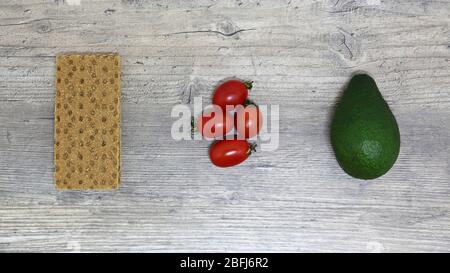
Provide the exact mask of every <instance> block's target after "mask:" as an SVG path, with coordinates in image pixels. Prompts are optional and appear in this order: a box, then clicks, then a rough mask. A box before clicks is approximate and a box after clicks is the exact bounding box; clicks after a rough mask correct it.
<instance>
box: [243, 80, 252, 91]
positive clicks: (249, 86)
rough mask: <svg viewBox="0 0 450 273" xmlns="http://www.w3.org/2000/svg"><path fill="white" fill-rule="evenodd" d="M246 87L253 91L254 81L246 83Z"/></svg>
mask: <svg viewBox="0 0 450 273" xmlns="http://www.w3.org/2000/svg"><path fill="white" fill-rule="evenodd" d="M244 85H245V87H247V89H248V90H251V89H252V88H253V81H245V82H244Z"/></svg>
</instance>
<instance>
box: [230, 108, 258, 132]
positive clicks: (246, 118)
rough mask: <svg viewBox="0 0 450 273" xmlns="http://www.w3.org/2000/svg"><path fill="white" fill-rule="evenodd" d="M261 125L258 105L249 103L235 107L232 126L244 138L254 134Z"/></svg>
mask: <svg viewBox="0 0 450 273" xmlns="http://www.w3.org/2000/svg"><path fill="white" fill-rule="evenodd" d="M262 125H263V117H262V114H261V111H260V110H259V109H258V106H256V105H253V104H250V105H247V106H245V107H237V109H236V115H235V120H234V126H235V128H236V131H237V133H238V134H239V135H240V136H241V137H244V138H252V137H254V136H256V135H257V134H258V133H259V131H260V130H261V127H262Z"/></svg>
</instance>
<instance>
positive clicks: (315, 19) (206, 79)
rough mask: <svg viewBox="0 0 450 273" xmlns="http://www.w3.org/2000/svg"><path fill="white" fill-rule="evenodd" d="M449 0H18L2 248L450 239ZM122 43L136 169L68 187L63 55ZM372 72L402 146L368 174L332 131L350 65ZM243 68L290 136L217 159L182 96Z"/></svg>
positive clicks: (8, 91) (125, 124)
mask: <svg viewBox="0 0 450 273" xmlns="http://www.w3.org/2000/svg"><path fill="white" fill-rule="evenodd" d="M449 10H450V2H448V1H432V2H431V1H426V0H417V1H412V2H411V1H406V0H401V1H383V2H381V1H377V0H367V1H342V0H341V1H334V0H333V1H331V0H330V1H326V0H324V1H312V0H311V1H296V0H292V1H287V0H283V1H276V0H267V1H231V0H226V1H210V0H196V1H166V0H163V1H157V2H154V1H125V0H124V1H83V0H81V5H80V6H69V5H67V4H66V3H64V1H56V2H53V1H42V0H25V1H20V2H15V1H4V2H2V3H1V4H0V18H1V19H0V124H1V127H0V170H1V171H0V252H4V251H74V250H75V251H290V252H295V251H305V252H311V251H321V252H322V251H345V252H348V251H374V252H377V251H386V252H396V251H414V252H422V251H432V252H437V251H445V252H447V251H449V249H450V214H449V210H450V207H449V205H448V199H449V197H450V196H449V195H450V184H449V181H450V159H449V155H450V130H449V127H450V36H449V35H448V34H449V25H450V19H449V17H448V11H449ZM73 51H81V52H83V51H95V52H111V51H117V52H119V53H120V54H121V56H122V61H123V64H122V69H123V75H122V167H123V170H122V172H123V176H122V185H121V188H120V190H118V191H114V192H57V191H55V190H54V187H53V178H52V174H53V163H52V160H53V109H54V101H53V98H54V90H55V88H54V74H55V71H54V70H55V68H54V62H55V55H56V54H58V53H62V52H73ZM359 70H364V71H368V72H370V73H371V74H372V75H373V76H374V78H375V79H376V80H377V83H378V85H379V87H380V89H381V91H382V93H383V95H384V97H385V98H386V100H387V101H388V103H389V104H390V106H391V108H392V110H393V112H394V114H395V115H396V117H397V120H398V123H399V126H400V131H401V135H402V147H401V152H400V157H399V159H398V162H397V163H396V165H395V166H394V168H393V169H392V170H391V171H390V172H389V173H388V174H387V175H386V176H384V177H382V178H380V179H377V180H375V181H370V182H364V181H359V180H355V179H352V178H350V177H349V176H347V175H346V174H345V173H343V171H342V170H341V169H340V168H339V166H338V164H337V163H336V160H335V158H334V155H333V152H332V149H331V146H330V144H329V139H328V125H329V122H330V117H331V114H332V112H333V107H334V105H335V102H336V100H337V98H338V97H339V95H340V93H341V91H342V89H343V87H344V86H345V84H346V82H347V81H348V79H349V77H350V75H351V74H352V73H354V72H355V71H359ZM231 76H237V77H241V78H243V79H251V80H254V81H255V88H254V90H252V91H251V97H252V98H253V99H254V100H255V101H257V102H258V103H261V104H271V105H279V107H280V145H279V148H278V149H277V150H276V151H273V152H267V151H266V152H265V151H259V152H257V153H256V154H254V155H253V156H252V157H251V158H250V159H249V160H248V161H246V162H245V163H244V164H242V165H240V166H238V167H236V168H232V169H226V170H222V169H217V168H215V167H214V166H212V165H211V164H210V162H209V159H208V156H207V148H208V145H209V143H208V142H206V141H175V140H173V139H172V138H171V136H170V129H171V125H172V122H173V121H174V119H173V118H171V117H170V112H171V110H172V107H173V106H174V105H176V104H179V103H187V102H189V101H192V98H193V97H194V96H202V97H203V99H204V102H205V103H208V102H209V98H210V96H211V92H212V90H213V89H214V86H215V85H216V84H217V83H218V82H219V81H220V80H223V79H224V78H227V77H231Z"/></svg>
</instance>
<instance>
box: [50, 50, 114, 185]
mask: <svg viewBox="0 0 450 273" xmlns="http://www.w3.org/2000/svg"><path fill="white" fill-rule="evenodd" d="M56 70H57V71H56V96H55V148H54V151H55V153H54V160H55V185H56V188H57V189H81V190H85V189H115V188H117V187H118V186H119V184H120V56H119V55H118V54H70V55H69V54H68V55H59V56H57V58H56Z"/></svg>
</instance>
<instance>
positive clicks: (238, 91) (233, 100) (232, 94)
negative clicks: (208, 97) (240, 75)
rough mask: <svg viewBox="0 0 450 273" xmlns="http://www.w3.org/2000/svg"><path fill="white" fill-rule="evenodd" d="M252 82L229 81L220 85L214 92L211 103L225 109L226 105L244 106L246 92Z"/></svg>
mask: <svg viewBox="0 0 450 273" xmlns="http://www.w3.org/2000/svg"><path fill="white" fill-rule="evenodd" d="M251 88H252V82H242V81H239V80H230V81H226V82H224V83H222V84H221V85H219V87H217V89H216V91H215V92H214V95H213V99H212V103H213V104H215V105H218V106H220V107H222V109H224V110H225V109H226V106H227V105H231V106H236V105H241V104H244V103H245V101H246V100H247V97H248V90H249V89H251Z"/></svg>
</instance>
